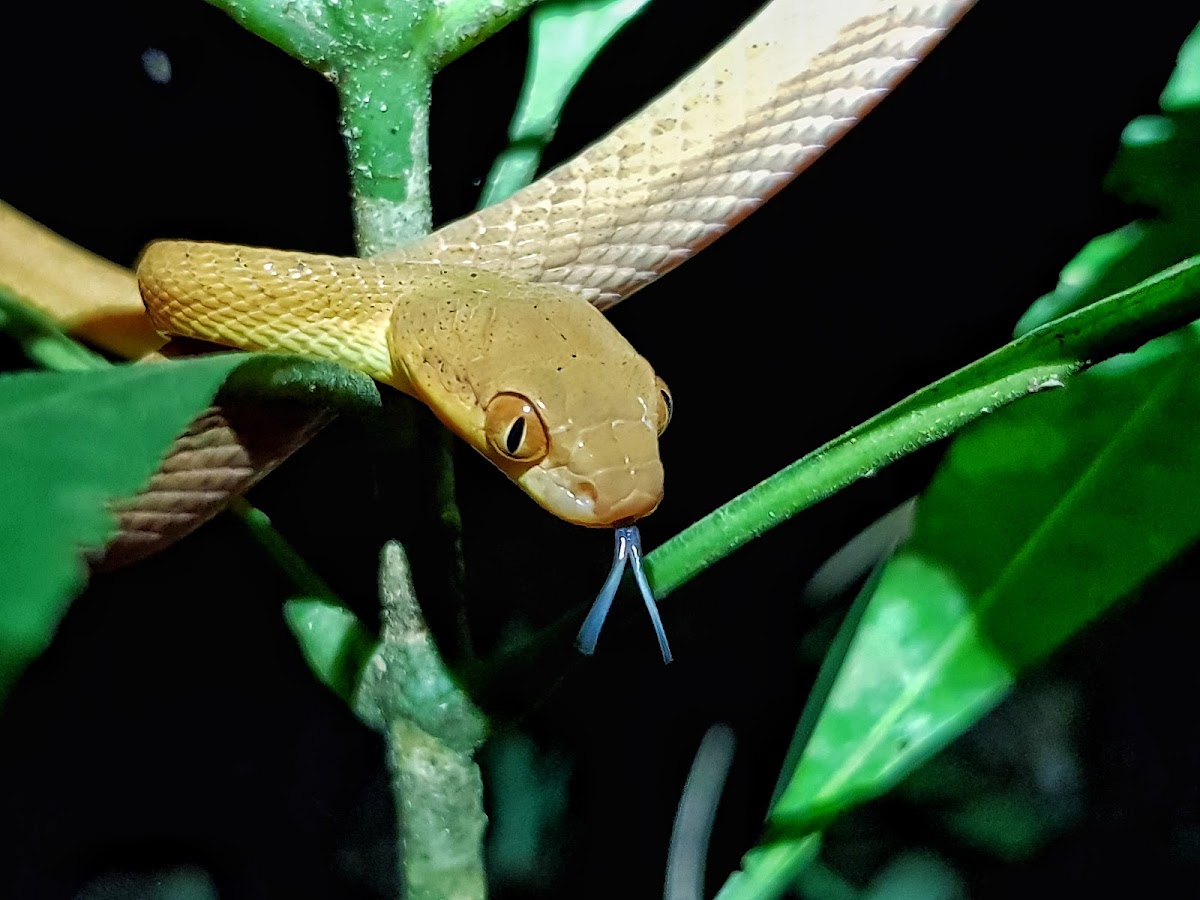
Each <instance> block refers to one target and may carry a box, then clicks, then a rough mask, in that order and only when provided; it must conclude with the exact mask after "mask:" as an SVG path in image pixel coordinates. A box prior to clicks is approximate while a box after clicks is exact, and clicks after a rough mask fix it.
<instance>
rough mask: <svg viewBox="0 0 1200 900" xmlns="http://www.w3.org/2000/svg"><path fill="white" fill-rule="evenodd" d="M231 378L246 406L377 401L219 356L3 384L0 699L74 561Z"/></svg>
mask: <svg viewBox="0 0 1200 900" xmlns="http://www.w3.org/2000/svg"><path fill="white" fill-rule="evenodd" d="M231 373H232V377H231ZM227 378H228V379H229V385H230V389H231V390H233V391H236V392H238V393H239V394H241V395H243V396H244V395H248V394H249V395H268V396H273V397H285V398H291V399H304V400H306V401H309V402H314V403H322V404H324V403H329V402H335V401H336V402H339V403H340V404H342V405H350V406H360V405H364V404H370V403H371V402H372V397H373V398H374V401H375V402H378V393H377V392H376V391H375V389H374V387H373V384H372V383H371V382H370V379H367V378H366V376H362V375H357V374H354V373H347V372H346V371H345V370H343V369H341V368H340V367H338V366H334V365H331V364H328V363H313V362H310V361H307V360H299V359H297V358H295V357H267V356H258V357H250V356H246V355H244V354H233V353H224V354H220V355H216V356H208V357H197V358H192V359H186V360H179V361H175V362H171V363H167V364H160V365H123V366H112V367H106V368H101V369H98V370H94V371H88V372H56V373H48V372H28V373H21V374H16V375H8V376H4V377H0V696H3V695H4V693H6V692H7V690H8V688H9V687H10V686H11V684H12V681H13V680H14V679H15V678H16V676H17V675H18V674H19V673H20V671H21V670H22V669H23V668H24V667H25V665H27V664H28V663H29V661H30V660H32V659H33V658H34V657H35V656H37V654H38V653H40V652H41V651H42V650H43V649H44V648H45V646H46V645H47V644H48V643H49V641H50V638H51V636H52V634H53V632H54V629H55V627H56V626H57V623H58V621H59V619H60V618H61V617H62V615H63V613H64V612H65V610H66V606H67V603H68V602H69V601H70V599H71V598H72V597H73V596H74V595H75V594H76V593H77V592H78V591H79V590H80V589H81V588H82V587H83V584H84V580H85V577H86V569H85V567H84V564H83V560H82V557H81V551H83V550H86V549H89V548H96V547H100V546H102V545H103V544H104V543H105V541H106V540H107V539H108V537H109V535H110V534H111V533H112V531H113V528H114V519H113V516H112V515H111V514H110V512H109V506H110V504H111V503H113V502H114V501H116V500H119V499H121V498H124V497H128V496H131V495H132V494H134V493H135V492H136V491H138V490H139V489H140V488H141V487H142V486H143V485H144V484H145V483H146V481H147V480H148V479H149V477H150V475H151V474H152V473H153V472H154V470H155V468H156V467H157V466H158V464H159V462H160V461H161V460H162V457H163V454H164V452H165V450H166V449H167V447H168V446H170V444H171V442H172V441H173V440H174V439H175V437H176V436H177V435H179V433H180V432H182V431H183V430H184V428H185V427H186V426H187V424H188V423H189V422H190V421H191V419H192V418H193V417H194V416H195V415H196V414H197V413H199V412H200V411H202V410H203V409H204V408H205V407H207V406H208V405H209V404H210V403H211V402H212V399H213V397H214V395H215V394H216V393H217V390H218V388H220V387H221V386H222V384H223V383H224V382H226V379H227Z"/></svg>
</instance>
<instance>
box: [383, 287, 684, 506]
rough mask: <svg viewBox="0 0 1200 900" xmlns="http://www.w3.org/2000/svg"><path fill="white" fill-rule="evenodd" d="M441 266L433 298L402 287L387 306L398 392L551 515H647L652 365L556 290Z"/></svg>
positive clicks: (656, 410) (655, 472)
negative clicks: (400, 296)
mask: <svg viewBox="0 0 1200 900" xmlns="http://www.w3.org/2000/svg"><path fill="white" fill-rule="evenodd" d="M438 271H439V272H440V273H441V275H440V276H439V277H440V278H441V279H443V283H442V285H441V292H440V294H439V296H440V299H437V300H431V299H430V298H429V297H422V296H421V293H422V292H420V291H413V292H410V294H409V295H408V297H406V299H404V300H402V301H401V302H400V303H398V304H397V307H396V310H395V312H394V314H393V324H392V328H391V330H390V332H389V340H390V348H391V353H392V359H393V363H394V365H395V366H396V368H397V370H398V372H399V373H400V374H401V375H402V376H403V378H404V379H405V380H406V381H407V389H409V390H410V391H411V393H413V394H414V395H416V396H417V397H418V398H419V399H421V400H422V401H424V402H425V403H426V404H427V405H428V406H429V407H430V408H431V409H432V410H433V411H434V413H435V414H436V415H437V416H438V418H439V419H441V420H442V421H443V422H444V423H445V424H446V425H447V426H448V427H449V428H450V429H451V430H453V431H454V432H456V433H457V434H458V435H459V436H460V437H462V438H463V439H464V440H466V441H467V442H468V443H470V444H471V445H472V446H473V447H474V448H475V449H476V450H478V451H479V452H480V453H482V454H483V455H484V456H486V457H487V458H488V459H489V460H491V461H492V462H493V463H494V464H495V465H496V466H497V467H498V468H500V469H501V470H502V471H503V472H504V473H505V474H506V475H508V477H509V478H510V479H511V480H512V481H513V482H514V483H516V484H517V485H518V486H519V487H520V488H521V489H522V490H524V491H525V492H526V493H527V494H529V495H530V496H531V497H533V499H534V500H536V501H537V502H538V503H539V504H541V506H543V507H544V508H545V509H547V510H548V511H550V512H551V513H553V514H554V515H556V516H558V517H559V518H561V519H565V520H566V521H568V522H572V523H575V524H578V525H588V526H593V527H611V526H614V525H624V524H628V523H631V522H634V521H636V520H638V519H640V518H642V517H643V516H646V515H649V514H650V513H651V512H653V511H654V509H655V508H656V507H657V506H658V504H659V502H660V501H661V500H662V496H663V466H662V461H661V459H660V458H659V451H658V437H659V434H660V433H661V432H662V430H663V429H664V428H665V427H666V424H667V420H668V418H669V415H670V394H669V393H667V391H666V386H665V385H664V384H663V382H662V380H661V379H659V378H657V377H656V376H655V374H654V370H653V369H652V368H651V366H650V364H649V363H648V362H647V361H646V360H645V359H644V358H643V357H642V356H641V355H639V354H638V353H637V351H636V350H634V349H633V347H632V346H630V344H629V342H628V341H626V340H625V338H624V337H623V336H622V335H621V334H620V332H618V331H617V330H616V328H614V327H613V326H612V324H611V323H609V321H608V320H607V319H606V318H605V317H604V316H603V314H601V313H600V312H599V311H598V310H596V309H595V308H594V307H593V306H591V304H589V303H587V302H586V301H585V300H583V299H581V298H580V297H578V296H577V295H576V294H574V293H573V292H571V291H569V290H568V289H566V288H562V287H558V286H555V285H541V284H529V283H527V282H522V281H518V280H515V279H512V278H508V277H505V276H499V275H495V274H492V273H488V272H483V271H478V270H460V269H455V268H449V267H438ZM434 280H437V279H434Z"/></svg>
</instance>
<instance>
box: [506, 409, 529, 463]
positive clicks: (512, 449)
mask: <svg viewBox="0 0 1200 900" xmlns="http://www.w3.org/2000/svg"><path fill="white" fill-rule="evenodd" d="M524 438H525V417H524V416H518V417H517V418H516V419H515V420H514V421H513V423H512V426H511V427H510V428H509V429H508V434H507V435H506V436H505V438H504V448H505V449H506V450H507V451H508V452H509V455H510V456H516V455H517V452H518V451H519V450H520V449H521V444H522V442H523V441H524Z"/></svg>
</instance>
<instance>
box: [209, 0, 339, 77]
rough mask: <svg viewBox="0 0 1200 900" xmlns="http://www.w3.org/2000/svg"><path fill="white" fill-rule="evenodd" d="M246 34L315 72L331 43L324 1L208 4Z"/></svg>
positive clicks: (241, 0)
mask: <svg viewBox="0 0 1200 900" xmlns="http://www.w3.org/2000/svg"><path fill="white" fill-rule="evenodd" d="M208 2H209V3H211V4H212V5H213V6H215V7H217V9H220V10H222V11H224V12H225V13H227V14H228V15H229V16H230V18H232V19H233V20H234V21H236V22H237V23H238V24H239V25H241V26H242V27H243V28H245V29H246V30H247V31H249V32H251V33H253V34H257V35H258V36H259V37H261V38H264V39H266V40H268V41H270V42H271V43H272V44H274V45H275V46H276V47H278V48H279V49H280V50H283V51H284V52H285V53H288V54H289V55H291V56H294V57H295V58H296V59H298V60H300V61H301V62H302V63H304V64H305V65H307V66H312V67H313V68H316V69H321V68H324V63H325V60H326V58H327V57H328V55H329V52H330V49H331V43H332V40H331V38H330V29H331V25H332V22H331V18H332V17H331V15H330V12H331V9H330V6H329V4H328V3H326V0H290V2H287V3H276V2H270V0H266V2H264V0H208Z"/></svg>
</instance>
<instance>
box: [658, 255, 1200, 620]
mask: <svg viewBox="0 0 1200 900" xmlns="http://www.w3.org/2000/svg"><path fill="white" fill-rule="evenodd" d="M1197 317H1200V257H1193V258H1192V259H1189V260H1185V261H1184V262H1182V263H1180V264H1179V265H1176V266H1173V267H1171V268H1170V269H1167V270H1166V271H1164V272H1160V273H1159V274H1158V275H1155V276H1154V277H1152V278H1148V279H1146V280H1145V281H1143V282H1141V283H1139V284H1136V285H1134V286H1133V287H1131V288H1129V289H1128V290H1125V291H1121V292H1120V293H1118V294H1113V295H1112V296H1109V297H1106V298H1105V299H1103V300H1099V301H1097V302H1095V303H1092V304H1090V305H1088V306H1085V307H1084V308H1082V309H1080V310H1079V311H1077V312H1074V313H1072V314H1070V315H1068V316H1063V317H1062V318H1060V319H1055V320H1054V321H1052V322H1048V323H1046V324H1045V325H1043V326H1041V327H1040V328H1037V329H1035V330H1033V331H1030V332H1028V333H1027V334H1025V335H1024V336H1022V337H1021V338H1019V339H1018V340H1015V341H1013V342H1011V343H1009V344H1006V345H1005V346H1004V347H1001V348H1000V349H999V350H996V351H995V352H993V353H990V354H988V355H987V356H985V357H983V358H982V359H980V360H977V361H976V362H974V363H971V364H970V365H968V366H965V367H964V368H962V369H959V370H958V371H957V372H954V373H952V374H950V375H947V376H946V377H945V378H942V379H940V380H939V381H936V382H934V383H933V384H931V385H929V386H928V387H925V388H923V389H921V390H919V391H917V392H916V393H915V394H913V395H911V396H910V397H908V398H906V399H904V400H902V401H900V402H899V403H897V404H896V405H895V406H892V407H890V408H889V409H886V410H884V411H883V412H881V413H880V414H879V415H877V416H875V417H874V418H872V419H869V420H868V421H866V422H864V423H863V424H862V425H859V426H857V427H856V428H852V429H851V430H850V431H847V432H846V433H845V434H843V435H842V436H841V437H838V438H836V439H835V440H833V441H830V442H829V443H827V444H825V445H824V446H822V447H818V448H817V449H816V450H814V451H813V452H812V453H809V454H808V455H807V456H804V457H803V458H801V459H799V460H797V461H796V462H794V463H792V464H791V465H790V466H788V467H787V468H785V469H783V470H782V471H780V472H777V473H776V474H774V475H772V476H771V477H770V478H768V479H766V480H765V481H763V482H761V483H760V484H758V485H756V486H755V487H753V488H751V489H750V490H748V491H746V492H745V493H744V494H741V495H740V496H738V497H735V498H734V499H733V500H730V501H729V502H728V503H726V504H725V505H723V506H721V507H720V508H718V509H716V510H714V511H713V512H711V513H709V514H708V515H706V516H704V518H702V519H700V520H698V521H697V522H695V523H693V524H692V525H690V526H689V527H687V528H686V529H684V530H683V531H681V532H680V533H679V534H677V535H675V536H674V537H673V538H671V539H670V540H669V541H667V542H666V543H665V544H663V545H662V546H660V547H658V548H657V549H656V550H655V551H654V552H653V553H651V554H649V555H648V556H647V557H646V569H647V575H648V576H649V579H650V582H651V584H652V585H653V586H654V592H655V595H656V596H658V597H660V598H661V597H665V596H666V595H667V594H669V593H671V592H672V591H674V590H676V589H677V588H679V587H681V586H682V585H684V584H686V583H687V582H688V581H690V580H691V579H693V578H695V577H696V576H697V575H699V574H700V573H701V572H703V571H704V570H705V569H707V568H708V567H709V566H711V565H712V564H713V563H715V562H717V561H719V560H721V559H723V558H725V557H726V556H728V555H729V554H730V553H732V552H733V551H735V550H737V549H738V548H739V547H741V546H743V545H744V544H746V543H748V542H750V541H752V540H753V539H754V538H756V537H758V536H759V535H761V534H764V533H765V532H766V531H768V530H769V529H771V528H774V527H775V526H776V525H779V524H781V523H782V522H784V521H786V520H787V519H789V518H791V517H792V516H794V515H796V514H797V513H799V512H801V511H802V510H804V509H807V508H808V507H810V506H812V505H814V504H816V503H818V502H819V501H821V500H823V499H825V498H826V497H829V496H830V495H832V494H834V493H836V492H837V491H839V490H841V489H842V488H844V487H846V486H847V485H849V484H852V483H853V482H855V481H857V480H858V479H859V478H864V477H867V476H869V475H872V474H874V473H875V472H876V471H878V470H879V469H880V468H881V467H883V466H886V465H888V464H889V463H891V462H894V461H895V460H897V459H899V458H900V457H902V456H905V455H906V454H908V453H911V452H912V451H913V450H916V449H918V448H919V447H923V446H925V445H927V444H930V443H933V442H934V441H938V440H941V439H942V438H944V437H947V436H948V435H951V434H953V433H954V432H956V431H958V430H959V429H961V428H963V427H964V426H966V425H968V424H969V423H971V422H973V421H975V420H976V419H978V418H980V417H981V416H984V415H986V414H987V413H989V412H992V411H993V410H996V409H998V408H1000V407H1001V406H1007V405H1008V404H1009V403H1012V402H1013V401H1014V400H1018V399H1020V398H1021V397H1024V396H1027V395H1029V394H1032V393H1036V392H1037V391H1040V390H1044V389H1046V388H1053V387H1061V386H1063V384H1064V383H1065V381H1066V379H1067V378H1069V377H1070V376H1071V375H1073V374H1075V373H1076V372H1079V371H1081V370H1082V369H1085V368H1087V367H1088V366H1090V365H1092V364H1094V363H1097V362H1100V361H1101V360H1103V359H1105V358H1107V357H1109V356H1114V355H1116V354H1117V353H1121V352H1125V351H1128V350H1132V349H1135V348H1136V347H1137V346H1139V345H1140V344H1143V343H1145V342H1146V341H1148V340H1150V339H1151V338H1155V337H1159V336H1161V335H1164V334H1166V333H1167V332H1170V331H1173V330H1174V329H1176V328H1180V327H1182V326H1183V325H1186V324H1188V323H1189V322H1191V321H1193V320H1195V319H1196V318H1197Z"/></svg>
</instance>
